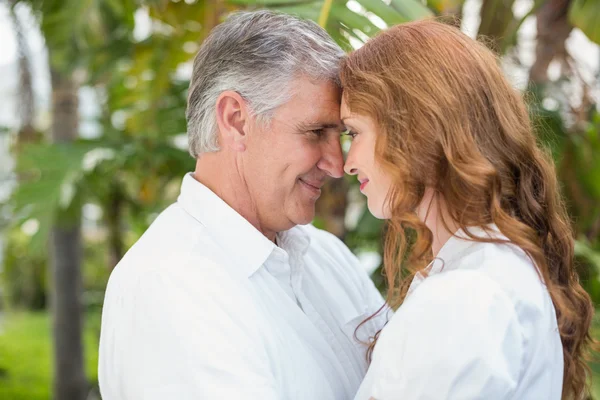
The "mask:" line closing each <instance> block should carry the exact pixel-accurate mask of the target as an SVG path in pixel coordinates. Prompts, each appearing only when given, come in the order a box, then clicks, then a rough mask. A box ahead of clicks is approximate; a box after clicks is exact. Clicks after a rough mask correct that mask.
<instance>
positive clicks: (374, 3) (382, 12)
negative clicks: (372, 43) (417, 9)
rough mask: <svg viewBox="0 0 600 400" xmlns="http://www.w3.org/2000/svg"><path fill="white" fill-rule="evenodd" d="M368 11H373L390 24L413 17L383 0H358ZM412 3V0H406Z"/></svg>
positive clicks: (399, 22) (406, 20)
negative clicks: (403, 13) (401, 12)
mask: <svg viewBox="0 0 600 400" xmlns="http://www.w3.org/2000/svg"><path fill="white" fill-rule="evenodd" d="M357 1H358V2H359V3H360V5H361V6H363V7H364V8H365V9H366V10H367V11H369V12H372V13H373V14H375V15H376V16H378V17H379V18H381V19H382V20H383V21H384V22H385V23H386V24H387V25H388V26H392V25H396V24H401V23H403V22H408V21H410V20H411V19H410V18H409V17H408V16H405V15H402V14H400V13H399V12H398V11H396V10H395V9H394V8H392V7H391V6H389V5H387V4H386V3H384V2H383V1H382V0H357ZM406 1H410V2H411V3H412V0H406Z"/></svg>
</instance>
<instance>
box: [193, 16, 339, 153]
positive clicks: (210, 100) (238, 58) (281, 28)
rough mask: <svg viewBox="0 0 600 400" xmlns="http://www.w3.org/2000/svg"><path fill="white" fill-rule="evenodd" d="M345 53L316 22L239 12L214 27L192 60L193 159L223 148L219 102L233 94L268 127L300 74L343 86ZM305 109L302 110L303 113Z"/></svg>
mask: <svg viewBox="0 0 600 400" xmlns="http://www.w3.org/2000/svg"><path fill="white" fill-rule="evenodd" d="M343 55H344V52H343V51H342V49H341V48H340V47H339V46H338V45H337V44H336V43H335V42H334V41H333V40H332V39H331V37H330V36H329V35H328V34H327V32H325V30H323V29H322V28H321V27H320V26H318V25H317V24H315V23H314V22H312V21H307V20H302V19H300V18H297V17H294V16H291V15H286V14H281V13H275V12H272V11H256V12H240V13H235V14H233V15H231V16H230V17H229V18H228V19H227V20H226V21H225V22H223V23H222V24H220V25H218V26H217V27H215V28H214V29H213V30H212V32H211V33H210V35H209V36H208V37H207V38H206V40H204V43H203V44H202V47H201V48H200V51H199V52H198V54H197V55H196V58H195V59H194V69H193V73H192V79H191V82H190V89H189V94H188V107H187V112H186V118H187V123H188V142H189V151H190V154H191V155H192V156H193V157H194V158H198V157H199V155H200V154H202V153H206V152H213V151H218V150H219V145H218V140H217V139H218V134H217V121H216V115H215V106H216V101H217V98H218V97H219V95H220V94H221V93H222V92H224V91H226V90H232V91H235V92H237V93H239V94H240V96H242V97H243V98H244V99H245V100H246V101H248V104H249V106H250V109H251V112H252V113H253V114H254V115H255V116H256V117H257V119H258V120H259V121H261V122H264V123H268V122H269V121H270V118H271V117H272V113H273V112H274V111H275V110H276V109H277V108H278V107H279V106H281V105H282V104H284V103H285V102H287V101H288V100H289V99H290V98H291V96H292V95H293V93H290V88H289V84H290V82H291V81H292V80H293V79H294V78H296V77H299V76H306V77H308V78H310V79H314V80H331V81H333V82H335V83H336V84H338V85H339V78H338V71H339V61H340V59H341V58H342V57H343ZM299 111H301V110H299Z"/></svg>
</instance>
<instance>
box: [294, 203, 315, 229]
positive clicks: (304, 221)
mask: <svg viewBox="0 0 600 400" xmlns="http://www.w3.org/2000/svg"><path fill="white" fill-rule="evenodd" d="M314 219H315V208H314V206H313V207H312V209H311V210H303V211H301V212H298V213H296V215H294V218H293V219H292V221H293V222H294V224H296V225H308V224H310V223H311V222H312V221H313V220H314Z"/></svg>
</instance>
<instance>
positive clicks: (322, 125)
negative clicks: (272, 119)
mask: <svg viewBox="0 0 600 400" xmlns="http://www.w3.org/2000/svg"><path fill="white" fill-rule="evenodd" d="M298 126H299V127H300V128H302V129H303V130H312V129H337V130H343V129H344V124H341V123H338V122H304V123H300V124H298Z"/></svg>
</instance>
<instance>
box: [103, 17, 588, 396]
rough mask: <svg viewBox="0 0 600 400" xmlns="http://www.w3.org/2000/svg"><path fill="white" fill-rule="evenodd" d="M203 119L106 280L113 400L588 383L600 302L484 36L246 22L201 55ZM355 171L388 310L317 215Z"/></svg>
mask: <svg viewBox="0 0 600 400" xmlns="http://www.w3.org/2000/svg"><path fill="white" fill-rule="evenodd" d="M187 120H188V130H189V146H190V152H191V154H192V155H193V156H194V158H196V160H197V162H196V169H195V172H193V173H190V174H188V175H187V176H185V177H184V179H183V183H182V187H181V194H180V196H179V199H178V200H177V202H176V203H175V204H173V205H172V206H170V207H169V208H168V209H167V210H166V211H164V212H163V213H162V214H161V215H160V216H159V217H158V218H157V219H156V221H155V222H154V223H153V224H152V226H151V227H150V228H149V229H148V231H147V232H146V233H145V234H144V235H143V236H142V238H141V239H140V240H139V241H138V242H137V243H136V244H135V245H134V246H133V247H132V249H131V250H130V251H129V252H128V253H127V255H126V256H125V257H124V258H123V260H122V261H121V262H120V264H119V265H118V266H117V267H116V269H115V270H114V272H113V274H112V276H111V278H110V282H109V284H108V288H107V291H106V299H105V303H104V310H103V317H102V332H101V340H100V362H99V381H100V389H101V392H102V396H103V398H104V400H134V399H140V400H142V399H144V400H155V399H156V400H158V399H160V400H166V399H177V400H184V399H261V400H308V399H310V400H330V399H339V400H345V399H356V400H368V399H371V398H372V399H377V400H388V399H402V400H406V399H408V400H413V399H456V400H469V399H544V400H547V399H560V398H561V397H562V398H579V396H580V395H581V394H582V393H583V392H584V391H585V384H586V369H585V367H584V365H585V363H584V360H583V353H584V352H585V349H586V348H587V347H588V345H589V341H590V339H589V336H588V329H589V325H590V319H591V315H592V312H593V311H592V305H591V302H590V299H589V297H588V296H587V295H586V294H585V292H584V291H583V290H582V288H581V286H580V285H579V283H578V279H577V275H576V273H575V270H574V267H573V237H572V233H571V230H570V228H569V222H568V219H567V216H566V213H565V209H564V206H563V205H562V203H561V200H560V197H559V194H558V187H557V180H556V177H555V173H554V171H553V166H552V164H551V162H550V161H549V160H548V157H547V156H546V155H545V154H544V153H543V152H542V151H541V150H540V149H539V148H538V147H537V146H536V140H535V137H534V135H533V133H532V131H531V128H530V126H529V120H528V115H527V110H526V107H525V105H524V103H523V100H522V99H521V96H520V94H519V93H518V92H517V91H516V90H514V89H513V88H512V87H511V86H510V85H509V83H508V82H507V81H506V79H505V78H504V77H503V75H502V72H501V70H500V68H499V67H498V65H497V60H496V59H495V57H494V56H493V55H492V53H490V52H489V51H488V50H487V49H486V48H485V47H484V46H482V45H480V44H478V43H477V42H475V41H473V40H471V39H469V38H468V37H466V36H465V35H463V34H462V33H460V32H459V31H458V30H456V29H455V28H452V27H449V26H446V25H443V24H440V23H438V22H434V21H421V22H415V23H409V24H405V25H400V26H396V27H393V28H390V29H388V30H385V31H383V32H381V33H380V34H379V35H378V36H377V37H375V38H374V39H372V40H370V41H369V42H368V43H366V44H365V45H364V46H363V47H362V48H361V49H359V50H357V51H354V52H352V53H351V54H349V55H347V56H345V55H344V53H343V52H342V51H341V50H340V48H339V47H338V46H337V45H336V44H335V43H334V42H333V41H332V39H331V38H330V37H329V36H328V35H327V34H326V33H325V31H323V30H322V29H321V28H319V27H318V26H317V25H315V24H314V23H312V22H307V21H303V20H300V19H298V18H295V17H292V16H287V15H282V14H275V13H272V12H266V11H261V12H252V13H239V14H235V15H233V16H231V17H230V18H229V19H228V20H227V21H226V22H224V23H223V24H221V25H219V26H218V27H216V28H215V29H214V30H213V31H212V33H211V34H210V36H209V37H208V38H207V39H206V40H205V41H204V43H203V45H202V48H201V49H200V51H199V53H198V55H197V56H196V59H195V61H194V69H193V76H192V79H191V83H190V89H189V104H188V110H187ZM343 131H345V132H346V133H347V134H348V135H349V136H351V138H352V145H351V148H350V151H349V154H348V157H347V160H346V162H345V165H344V161H343V158H342V150H341V148H340V142H339V136H340V133H341V132H343ZM344 171H345V172H346V173H348V174H351V175H356V176H357V177H358V179H359V180H360V182H361V191H362V192H363V193H364V194H365V196H366V197H367V199H368V207H369V210H370V211H371V212H372V213H373V214H374V215H375V216H376V217H378V218H382V219H386V220H388V221H389V229H388V230H387V233H386V245H385V257H384V263H385V271H386V276H387V280H388V285H389V286H388V298H387V305H386V306H384V304H385V303H384V301H383V299H382V298H381V296H380V295H379V293H378V292H377V290H376V289H375V287H374V286H373V284H372V283H371V281H370V280H369V278H368V277H367V275H366V274H365V272H364V271H363V270H362V269H361V267H360V265H359V263H358V261H357V259H356V258H355V257H354V256H353V255H352V254H351V252H350V251H349V250H348V249H347V248H346V247H345V246H344V245H343V244H342V243H341V242H340V241H339V240H338V239H336V238H335V237H334V236H332V235H331V234H329V233H326V232H324V231H321V230H318V229H316V228H314V227H312V226H311V225H308V224H309V223H310V222H311V220H312V219H313V217H314V212H315V211H314V210H315V202H316V200H317V199H318V197H319V194H320V191H321V190H320V188H321V186H322V185H323V183H324V181H325V179H326V178H327V177H333V178H342V176H343V173H344ZM403 263H404V266H405V267H406V268H407V269H406V270H405V269H404V268H403V269H401V268H400V266H401V264H403ZM406 271H412V272H410V273H409V274H407V273H406ZM390 308H392V309H397V311H396V312H395V314H392V312H391V311H390Z"/></svg>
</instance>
